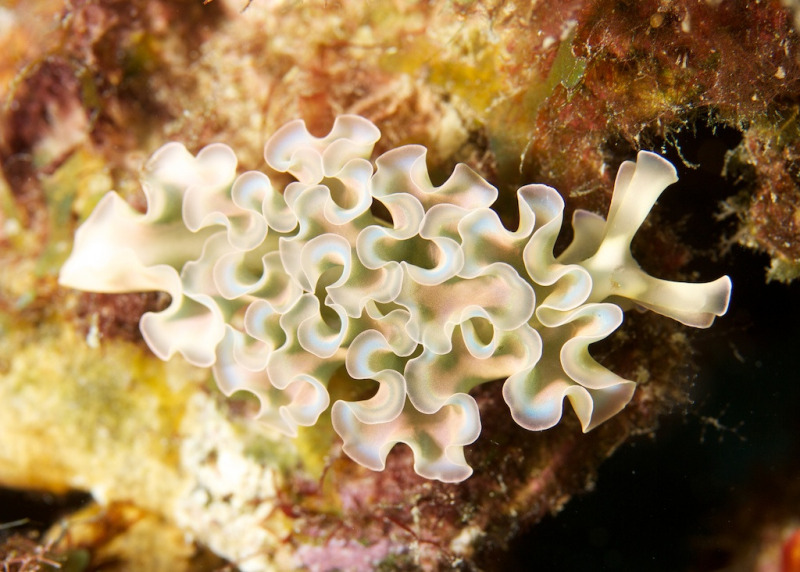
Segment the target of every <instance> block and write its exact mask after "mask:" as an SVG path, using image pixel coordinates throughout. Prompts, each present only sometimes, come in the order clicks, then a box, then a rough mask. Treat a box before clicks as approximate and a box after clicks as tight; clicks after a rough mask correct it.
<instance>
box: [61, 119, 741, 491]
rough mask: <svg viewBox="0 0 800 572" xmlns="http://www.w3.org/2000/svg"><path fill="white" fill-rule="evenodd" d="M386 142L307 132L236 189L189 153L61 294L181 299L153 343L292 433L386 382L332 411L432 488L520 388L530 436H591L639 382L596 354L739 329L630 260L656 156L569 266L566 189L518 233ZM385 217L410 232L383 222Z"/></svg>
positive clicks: (460, 176)
mask: <svg viewBox="0 0 800 572" xmlns="http://www.w3.org/2000/svg"><path fill="white" fill-rule="evenodd" d="M379 137H380V132H379V131H378V129H377V128H376V127H375V126H374V125H373V124H372V123H371V122H369V121H368V120H366V119H364V118H362V117H358V116H353V115H344V116H341V117H339V118H338V119H337V120H336V122H335V124H334V126H333V128H332V130H331V132H330V133H329V134H328V135H327V136H325V137H322V138H317V137H314V136H312V135H311V134H310V133H309V132H308V131H307V129H306V127H305V124H304V123H303V122H302V121H293V122H291V123H289V124H287V125H285V126H284V127H282V128H281V129H280V130H279V131H278V132H277V133H275V135H274V136H273V137H272V138H271V139H270V140H269V141H268V142H267V144H266V147H265V151H264V155H265V158H266V161H267V163H268V165H269V166H270V167H271V168H272V169H274V170H276V171H279V172H285V173H288V174H290V175H291V176H292V177H293V178H294V181H293V182H291V183H289V184H288V185H286V187H285V189H277V188H275V186H274V185H273V183H272V181H270V179H269V178H268V177H267V175H265V174H264V173H261V172H258V171H250V172H246V173H243V174H240V175H237V173H236V166H237V160H236V156H235V155H234V153H233V151H232V150H231V149H230V148H229V147H228V146H226V145H222V144H213V145H209V146H208V147H205V148H204V149H202V150H201V151H200V152H199V153H198V154H197V156H193V155H192V154H191V153H189V152H188V151H187V150H186V148H185V147H184V146H183V145H180V144H178V143H169V144H167V145H165V146H164V147H162V148H161V149H159V150H158V151H156V152H155V154H154V155H153V156H152V157H151V158H150V160H149V161H148V162H147V164H146V166H145V167H144V171H143V175H142V184H143V187H144V192H145V195H146V198H147V212H146V213H144V214H141V213H139V212H137V211H135V210H134V209H132V208H131V207H130V206H129V205H128V204H127V203H125V202H124V201H123V200H122V199H121V198H120V197H119V195H117V194H116V193H114V192H109V193H108V194H107V195H106V196H105V197H104V198H103V199H102V200H101V201H100V203H99V204H98V205H97V207H96V208H95V210H94V212H93V213H92V214H91V216H89V218H88V219H87V220H86V221H85V222H84V223H83V225H82V226H81V227H80V228H79V229H78V231H77V233H76V235H75V245H74V249H73V252H72V254H71V256H70V257H69V259H68V260H67V262H66V263H65V264H64V266H63V268H62V269H61V274H60V282H61V284H63V285H66V286H69V287H72V288H78V289H82V290H88V291H94V292H108V293H114V292H132V291H164V292H167V293H169V294H170V296H171V297H172V301H171V304H170V305H169V307H167V308H166V309H165V310H163V311H161V312H156V313H147V314H145V315H144V316H142V318H141V322H140V327H141V331H142V334H143V336H144V339H145V341H146V342H147V344H148V345H149V346H150V348H151V349H152V351H153V352H154V353H155V354H156V355H157V356H158V357H159V358H161V359H164V360H166V359H169V358H170V357H171V356H173V355H174V354H175V353H180V354H181V355H182V356H183V357H184V358H185V359H187V360H188V361H189V362H191V363H192V364H195V365H198V366H202V367H212V368H213V372H214V376H215V378H216V380H217V383H218V384H219V387H220V388H221V390H222V391H223V392H224V393H225V394H227V395H231V394H232V393H234V392H236V391H239V390H244V391H249V392H252V393H254V394H255V395H256V396H258V398H259V400H260V403H261V408H260V412H259V414H258V417H259V418H260V419H261V420H262V421H263V422H265V423H267V424H268V425H270V426H271V427H274V428H275V429H278V430H279V431H282V432H283V433H285V434H287V435H295V434H296V432H297V427H298V426H300V425H303V426H310V425H314V423H316V421H317V419H318V418H319V416H320V414H321V413H322V412H323V411H325V410H326V409H327V408H328V407H329V406H330V396H329V393H328V389H327V386H328V383H329V381H330V379H331V377H332V376H333V374H334V373H335V372H336V371H337V370H338V369H340V368H341V367H345V368H346V371H347V373H348V374H349V376H350V377H351V378H354V379H367V380H373V381H374V382H376V385H377V391H376V392H375V393H374V395H372V396H371V397H370V398H368V399H365V400H362V401H345V400H339V401H336V402H335V403H333V405H332V409H331V415H332V420H333V426H334V428H335V430H336V432H337V433H338V434H339V435H340V436H341V438H342V440H343V443H344V445H343V447H344V451H345V452H346V453H347V454H348V455H349V456H350V457H351V458H353V459H354V460H355V461H357V462H358V463H361V464H362V465H364V466H366V467H369V468H371V469H375V470H381V469H383V468H384V466H385V460H386V456H387V455H388V453H389V450H390V449H391V448H392V447H393V446H394V445H395V444H396V443H400V442H402V443H406V444H408V445H409V446H410V448H411V449H412V451H413V453H414V460H415V463H414V467H415V470H416V471H417V473H419V474H420V475H422V476H424V477H427V478H431V479H439V480H442V481H447V482H456V481H461V480H463V479H466V478H467V477H469V476H470V474H471V473H472V469H471V468H470V467H469V465H467V463H466V461H465V458H464V446H465V445H468V444H470V443H472V442H473V441H474V440H475V439H477V438H478V435H479V434H480V430H481V422H480V418H479V414H478V408H477V405H476V402H475V400H474V399H473V398H472V397H471V396H470V395H469V391H470V390H471V389H472V388H474V387H475V386H477V385H479V384H481V383H484V382H487V381H491V380H495V379H503V378H505V382H504V385H503V397H504V398H505V401H506V403H507V404H508V407H509V409H510V411H511V415H512V416H513V418H514V420H515V421H516V422H517V423H518V424H519V425H521V426H523V427H525V428H527V429H530V430H537V431H538V430H542V429H547V428H549V427H552V426H554V425H555V424H557V423H558V422H559V420H560V419H561V416H562V411H563V404H564V401H565V398H567V399H568V400H569V402H570V404H571V405H572V409H573V410H574V411H575V414H576V415H577V417H578V419H579V420H580V423H581V425H582V427H583V430H584V431H589V430H591V429H592V428H594V427H596V426H597V425H598V424H600V423H602V422H603V421H605V420H607V419H608V418H610V417H611V416H613V415H615V414H616V413H617V412H619V411H620V410H621V409H622V408H624V407H625V405H626V404H627V403H628V401H629V400H630V399H631V396H632V394H633V391H634V387H635V384H634V382H632V381H629V380H626V379H623V378H621V377H619V376H617V375H615V374H614V373H612V372H611V371H609V370H608V369H606V368H605V367H603V366H601V365H600V364H599V363H597V362H596V361H595V360H594V359H593V358H592V357H591V355H590V354H589V350H588V347H589V345H590V344H591V343H593V342H596V341H598V340H601V339H603V338H605V337H606V336H608V335H609V334H611V332H613V331H614V330H615V329H616V328H617V327H618V326H619V325H620V323H621V322H622V317H623V310H625V309H627V308H629V307H632V306H638V307H642V308H647V309H650V310H653V311H654V312H657V313H659V314H663V315H665V316H669V317H671V318H674V319H676V320H679V321H680V322H682V323H684V324H687V325H690V326H695V327H707V326H709V325H710V324H711V323H712V321H713V320H714V317H715V316H720V315H722V314H724V313H725V311H726V309H727V306H728V300H729V298H730V292H731V282H730V279H729V278H728V277H727V276H725V277H722V278H719V279H717V280H715V281H713V282H709V283H705V284H686V283H679V282H670V281H666V280H659V279H657V278H654V277H652V276H650V275H648V274H647V273H645V272H644V271H643V270H642V269H641V268H640V267H639V265H638V264H637V263H636V261H635V260H634V259H633V257H632V255H631V252H630V244H631V240H632V238H633V236H634V233H635V232H636V231H637V229H638V228H639V226H640V225H641V223H642V222H643V221H644V219H645V217H646V216H647V214H648V212H649V211H650V209H651V208H652V206H653V204H654V203H655V201H656V199H657V198H658V196H659V195H660V194H661V192H662V191H663V190H664V189H665V188H666V187H667V186H668V185H670V184H671V183H673V182H675V181H676V180H677V177H676V173H675V169H674V168H673V166H672V165H671V164H670V163H669V162H667V161H666V160H665V159H663V158H661V157H659V156H657V155H654V154H653V153H648V152H645V151H642V152H640V153H639V154H638V156H637V159H636V162H635V163H634V162H630V161H628V162H625V163H623V164H622V165H621V166H620V169H619V173H618V175H617V179H616V183H615V186H614V194H613V198H612V200H611V206H610V208H609V212H608V219H607V220H606V219H603V218H602V217H601V216H599V215H596V214H592V213H590V212H586V211H576V213H575V215H574V217H573V220H572V225H573V229H574V239H573V241H572V243H571V244H570V245H569V246H568V247H567V249H566V250H564V252H562V253H561V254H560V255H559V256H557V257H555V256H554V254H553V246H554V243H555V241H556V237H557V235H558V233H559V230H560V228H561V225H562V222H563V221H562V218H563V208H564V202H563V200H562V198H561V196H560V195H559V194H558V193H557V192H556V191H555V190H554V189H552V188H550V187H547V186H544V185H526V186H524V187H522V188H521V189H519V190H518V191H517V200H518V203H519V227H518V228H517V229H516V230H508V229H506V228H505V227H504V226H503V224H502V223H501V222H500V219H499V218H498V216H497V214H496V213H495V212H494V211H493V210H491V208H490V206H491V205H492V203H493V202H494V201H495V199H496V198H497V190H496V189H495V188H494V187H493V186H491V185H490V184H489V183H487V182H486V181H485V180H484V179H482V178H481V177H480V176H478V175H477V174H476V173H474V172H473V171H472V170H470V169H469V168H468V167H466V166H465V165H458V166H457V167H456V168H455V170H454V172H453V174H452V175H451V177H450V178H449V179H448V180H447V181H446V182H445V183H444V184H442V185H441V186H439V187H434V186H433V185H432V184H431V181H430V178H429V176H428V171H427V168H426V164H425V154H426V151H425V148H424V147H421V146H418V145H407V146H403V147H400V148H397V149H393V150H391V151H388V152H387V153H385V154H383V155H381V156H380V157H378V158H377V159H376V160H375V162H374V164H373V163H372V162H370V160H369V158H370V155H371V153H372V149H373V146H374V144H375V143H376V142H377V140H378V138H379ZM376 202H377V203H381V204H382V205H383V207H385V210H386V211H388V213H389V214H390V217H391V220H388V221H387V220H381V219H380V218H378V217H377V216H375V215H374V214H373V210H372V208H371V207H373V205H374V204H375V203H376Z"/></svg>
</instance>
